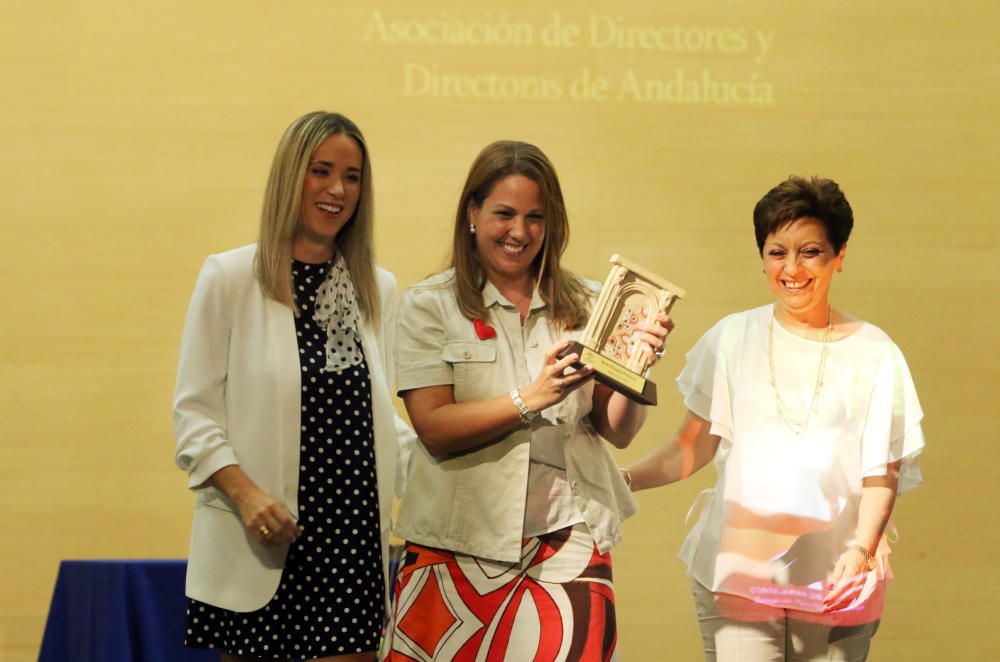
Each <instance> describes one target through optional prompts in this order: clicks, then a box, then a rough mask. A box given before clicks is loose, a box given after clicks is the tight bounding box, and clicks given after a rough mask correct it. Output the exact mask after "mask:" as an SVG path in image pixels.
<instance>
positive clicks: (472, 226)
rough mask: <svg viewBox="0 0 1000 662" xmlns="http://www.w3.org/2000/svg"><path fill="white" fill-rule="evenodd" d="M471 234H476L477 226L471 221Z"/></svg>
mask: <svg viewBox="0 0 1000 662" xmlns="http://www.w3.org/2000/svg"><path fill="white" fill-rule="evenodd" d="M469 234H476V226H475V225H473V224H472V223H469Z"/></svg>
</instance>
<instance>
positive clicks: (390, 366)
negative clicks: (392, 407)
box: [380, 272, 417, 498]
mask: <svg viewBox="0 0 1000 662" xmlns="http://www.w3.org/2000/svg"><path fill="white" fill-rule="evenodd" d="M384 273H385V274H386V276H387V279H386V283H387V285H386V287H385V288H384V289H383V290H382V292H380V296H381V297H382V301H381V304H382V319H381V320H380V324H381V325H382V332H381V334H380V337H381V338H382V347H381V348H380V351H381V353H382V361H383V364H384V366H385V373H386V374H385V383H386V384H387V385H389V393H390V394H391V393H392V392H393V390H392V384H393V383H394V382H395V378H396V370H395V365H396V363H395V361H396V324H397V320H396V307H397V304H396V278H395V277H394V276H393V275H392V274H390V273H389V272H384ZM393 417H394V418H395V425H396V481H395V485H394V491H395V493H396V497H397V498H399V497H402V495H403V490H404V488H405V487H406V475H407V472H408V470H409V466H410V454H411V453H412V452H413V445H414V444H415V443H417V435H416V433H414V432H413V430H412V429H411V428H410V426H409V425H407V423H406V421H404V420H403V419H402V417H400V415H399V413H398V412H396V411H393Z"/></svg>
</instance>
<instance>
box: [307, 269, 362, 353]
mask: <svg viewBox="0 0 1000 662" xmlns="http://www.w3.org/2000/svg"><path fill="white" fill-rule="evenodd" d="M358 315H359V313H358V302H357V299H356V297H355V295H354V283H352V282H351V275H350V274H349V273H348V271H347V264H346V263H345V262H344V257H343V256H342V255H340V254H338V255H337V259H336V260H335V261H334V263H333V267H332V268H331V269H330V272H329V273H328V274H327V276H326V280H325V281H323V284H322V285H320V286H319V290H318V291H317V292H316V309H315V312H314V314H313V319H314V320H315V321H316V323H317V324H319V325H320V326H321V327H325V328H326V366H325V369H326V370H327V371H331V370H332V371H340V370H343V369H344V368H350V367H351V366H355V365H358V364H359V363H361V361H362V360H363V359H364V353H363V352H362V351H361V342H360V340H361V330H360V326H359V325H358Z"/></svg>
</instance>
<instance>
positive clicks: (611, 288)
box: [561, 255, 687, 405]
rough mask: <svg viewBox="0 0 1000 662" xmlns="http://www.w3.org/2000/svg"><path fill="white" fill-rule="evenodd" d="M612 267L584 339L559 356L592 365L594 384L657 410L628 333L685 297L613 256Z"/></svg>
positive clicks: (641, 356)
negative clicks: (570, 357) (578, 358)
mask: <svg viewBox="0 0 1000 662" xmlns="http://www.w3.org/2000/svg"><path fill="white" fill-rule="evenodd" d="M611 264H612V267H611V273H609V274H608V278H607V280H605V281H604V287H603V288H602V289H601V294H600V296H598V298H597V303H595V304H594V310H593V312H592V313H591V315H590V320H589V321H588V322H587V328H586V329H584V331H583V336H582V337H581V338H580V340H579V341H574V342H572V343H571V344H570V346H569V347H568V348H567V349H566V350H564V351H563V352H561V355H562V356H566V355H568V354H572V353H574V352H575V353H577V354H579V356H580V360H579V361H578V362H577V363H576V365H575V367H577V368H580V367H582V366H584V365H592V366H594V376H595V377H596V378H597V381H599V382H601V383H602V384H606V385H607V386H610V387H611V388H613V389H614V390H616V391H619V392H620V393H623V394H624V395H626V396H628V397H629V398H631V399H633V400H635V401H636V402H641V403H642V404H646V405H655V404H656V384H654V383H653V382H652V381H650V380H648V379H646V377H645V375H646V370H647V369H648V368H649V360H648V358H647V357H646V354H645V353H644V352H640V351H639V349H638V343H636V342H633V341H632V339H631V336H632V331H633V330H634V329H635V327H636V325H638V324H639V323H640V322H643V321H645V320H649V319H655V318H656V315H657V313H661V312H663V313H666V312H669V311H670V308H671V307H673V305H674V302H675V301H676V300H677V299H683V298H684V296H685V295H686V294H687V293H686V292H685V291H684V290H683V289H681V288H679V287H677V286H676V285H674V284H673V283H671V282H670V281H668V280H666V279H665V278H661V277H660V276H657V275H656V274H654V273H653V272H651V271H647V270H646V269H643V268H642V267H640V266H639V265H637V264H634V263H632V262H629V261H628V260H626V259H625V258H623V257H622V256H620V255H612V256H611Z"/></svg>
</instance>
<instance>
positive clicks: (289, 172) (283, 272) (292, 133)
mask: <svg viewBox="0 0 1000 662" xmlns="http://www.w3.org/2000/svg"><path fill="white" fill-rule="evenodd" d="M341 133H342V134H345V135H348V136H350V137H351V138H353V139H354V140H355V142H357V143H358V147H359V148H360V149H361V157H362V166H361V195H360V197H359V199H358V207H357V209H356V210H355V211H354V215H353V216H352V217H351V219H350V220H349V221H348V222H347V224H346V225H344V227H343V228H342V229H341V230H340V232H338V233H337V251H338V252H339V253H340V254H341V255H343V256H344V261H345V262H346V263H347V270H348V272H349V273H350V274H351V280H352V282H353V283H354V290H355V293H356V295H357V300H358V308H360V310H361V315H362V316H363V317H364V319H365V320H367V321H369V322H372V323H377V322H378V317H379V297H378V285H377V283H376V281H375V256H374V252H373V249H372V225H373V216H374V204H373V201H372V170H371V161H370V160H369V158H368V147H367V145H366V144H365V139H364V136H362V135H361V129H359V128H358V126H357V125H356V124H355V123H354V122H352V121H351V120H349V119H347V118H346V117H344V116H343V115H340V114H339V113H327V112H323V111H316V112H312V113H307V114H306V115H303V116H302V117H300V118H298V119H297V120H295V121H294V122H292V123H291V125H289V127H288V128H287V129H285V133H284V135H282V136H281V141H280V142H278V149H277V151H276V152H275V154H274V161H273V162H272V163H271V174H270V175H269V176H268V178H267V188H266V190H265V191H264V204H263V208H262V210H261V213H260V238H259V239H258V241H257V256H256V258H255V261H254V271H255V273H256V275H257V280H258V282H259V283H260V287H261V289H262V290H264V293H265V294H266V295H267V296H269V297H271V298H272V299H275V300H276V301H280V302H281V303H283V304H285V305H288V306H291V307H293V308H294V307H295V303H294V297H293V295H292V241H293V240H294V239H295V233H296V231H297V230H298V227H299V220H300V216H301V214H302V183H303V181H304V180H305V173H306V168H308V166H309V161H310V160H311V159H312V156H313V154H315V152H316V150H317V149H318V148H319V146H320V145H321V144H322V143H323V141H324V140H326V139H327V138H328V137H330V136H332V135H334V134H341Z"/></svg>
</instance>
